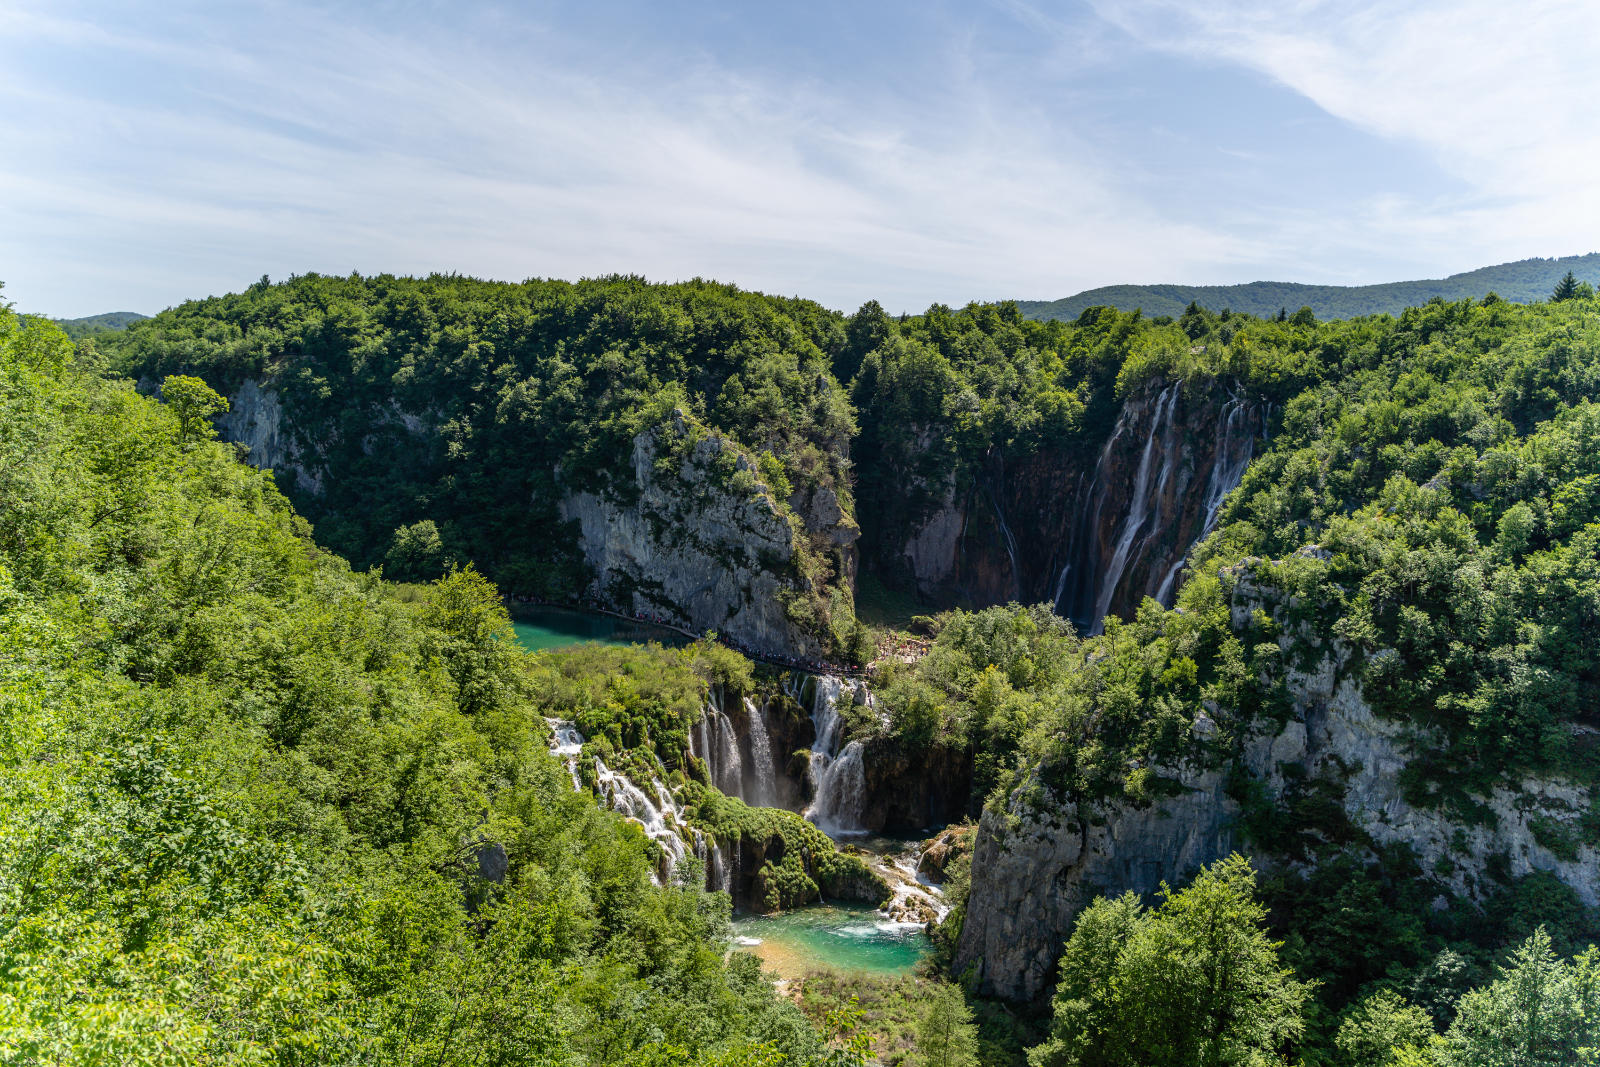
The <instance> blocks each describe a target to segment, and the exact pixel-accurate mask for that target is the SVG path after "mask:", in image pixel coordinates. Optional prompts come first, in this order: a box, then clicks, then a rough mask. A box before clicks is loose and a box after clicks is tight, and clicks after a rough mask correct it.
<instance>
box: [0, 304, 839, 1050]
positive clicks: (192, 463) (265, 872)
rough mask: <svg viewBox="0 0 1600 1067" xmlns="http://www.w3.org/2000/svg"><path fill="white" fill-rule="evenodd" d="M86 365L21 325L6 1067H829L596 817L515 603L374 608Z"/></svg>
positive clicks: (159, 420)
mask: <svg viewBox="0 0 1600 1067" xmlns="http://www.w3.org/2000/svg"><path fill="white" fill-rule="evenodd" d="M86 351H87V352H88V353H90V354H92V352H93V346H88V347H87V349H85V348H84V347H80V348H79V349H78V350H77V352H76V353H75V352H74V349H73V346H72V345H71V344H70V343H69V342H68V340H67V339H66V337H65V335H64V334H63V333H62V332H61V331H60V330H58V329H56V328H55V327H54V326H52V325H50V324H48V323H46V322H43V321H40V320H32V321H31V322H30V321H28V320H23V319H20V318H19V317H18V316H15V315H13V314H11V313H10V312H9V310H8V309H7V307H6V305H5V304H4V303H0V916H3V917H4V918H3V920H0V1063H5V1064H19V1065H20V1064H63V1065H65V1064H73V1065H84V1067H87V1065H90V1064H144V1065H150V1067H183V1065H190V1064H239V1065H243V1064H255V1065H265V1064H275V1065H278V1067H309V1065H313V1064H411V1065H418V1067H420V1065H423V1064H439V1065H462V1067H465V1065H467V1064H479V1065H493V1064H501V1065H511V1064H561V1065H570V1067H586V1065H591V1064H595V1065H598V1064H620V1063H630V1064H634V1063H648V1064H659V1065H662V1067H666V1065H669V1064H670V1065H675V1067H676V1065H683V1067H688V1065H690V1064H696V1065H706V1067H713V1065H715V1067H734V1065H736V1064H764V1065H765V1064H780V1063H781V1064H785V1065H816V1067H822V1065H823V1064H824V1063H827V1064H833V1063H835V1062H837V1059H836V1058H830V1056H829V1050H827V1049H826V1048H825V1047H824V1046H823V1043H822V1038H821V1036H820V1035H819V1034H817V1033H816V1032H815V1031H813V1029H812V1028H811V1027H810V1025H809V1024H808V1023H807V1022H806V1020H805V1018H804V1017H803V1016H802V1015H801V1014H800V1012H799V1010H798V1009H796V1008H795V1007H794V1006H793V1005H791V1004H789V1003H788V1002H787V1001H784V1000H781V999H780V998H778V997H777V996H775V994H774V993H773V990H772V987H771V984H770V983H769V982H768V981H767V980H766V979H765V978H763V976H762V975H761V973H760V970H759V967H758V964H757V961H756V960H755V958H754V957H752V956H749V955H748V954H737V953H736V954H732V955H728V954H727V952H726V950H727V947H728V941H727V936H726V923H727V915H728V904H727V898H726V896H720V897H719V896H717V895H714V894H708V893H706V892H704V891H702V889H700V888H699V887H698V886H697V885H695V884H693V883H692V882H691V883H689V884H686V885H683V886H676V885H670V886H667V887H664V888H663V887H657V886H656V885H654V884H653V883H652V873H653V872H654V871H655V869H656V855H655V853H654V852H653V851H652V850H653V848H654V846H653V845H651V843H650V842H648V841H647V840H646V838H645V837H644V835H643V833H641V832H640V830H639V829H638V827H637V826H636V825H634V824H631V823H629V822H627V821H625V820H624V819H623V818H622V817H621V816H620V815H617V814H614V813H612V812H610V811H606V810H603V809H602V808H600V807H599V806H597V805H596V803H595V800H594V798H593V797H592V796H591V795H590V794H589V793H588V792H587V791H582V792H580V791H574V790H573V788H572V784H571V780H570V779H569V777H568V773H567V771H566V769H565V768H563V767H562V766H561V765H560V764H559V763H557V762H556V761H555V759H554V758H553V757H552V756H551V755H550V754H549V753H548V751H547V750H546V743H547V737H548V727H547V726H546V724H545V720H544V718H543V716H544V715H547V714H551V713H552V712H553V711H555V710H557V709H553V708H551V707H548V706H547V704H548V701H549V699H550V695H551V694H552V693H555V692H559V691H561V678H560V677H559V676H558V675H557V674H556V673H555V672H554V670H553V668H550V667H548V666H542V665H541V664H540V663H539V662H537V661H532V660H529V659H528V658H527V657H524V656H522V655H520V654H519V653H517V652H515V651H514V647H515V646H514V644H513V642H512V640H511V639H510V623H509V620H508V619H507V618H506V615H505V610H504V608H503V607H502V605H501V603H500V600H499V597H498V595H497V593H496V591H495V589H494V588H493V587H492V586H490V585H489V584H488V583H487V582H486V581H484V580H483V579H482V578H481V577H479V576H478V575H477V574H476V573H475V572H474V571H472V570H470V569H468V570H462V571H455V572H453V573H451V574H449V575H447V576H446V577H444V578H443V579H442V580H441V581H439V582H438V583H436V584H434V585H433V586H431V587H425V588H422V589H412V590H410V591H408V592H407V593H406V594H405V595H402V593H401V591H400V590H398V589H396V588H395V587H393V586H391V585H389V584H387V583H385V582H382V581H379V580H377V579H375V578H374V577H373V576H370V575H361V574H356V573H353V572H352V571H351V570H350V567H349V566H348V565H347V564H346V563H345V562H344V561H343V560H340V559H338V558H337V557H334V556H332V555H329V554H328V553H326V552H324V551H322V550H320V549H319V548H318V547H316V546H315V545H314V544H313V543H312V542H311V540H310V537H309V528H308V527H307V525H306V524H305V522H304V521H303V520H302V519H300V518H299V517H298V516H297V515H296V514H295V513H294V512H293V511H292V510H291V509H290V507H289V505H288V503H287V501H285V500H284V498H283V497H282V496H281V495H280V494H279V493H278V491H277V490H276V489H275V488H274V487H273V484H272V479H271V477H270V476H269V475H267V474H264V473H262V472H258V471H255V470H253V469H251V468H250V467H247V466H245V465H244V464H242V463H239V462H237V454H236V452H235V450H234V449H233V448H231V447H227V446H224V445H221V444H218V443H216V442H214V441H212V440H211V436H212V429H211V425H210V422H209V420H208V418H207V416H208V415H210V414H212V413H214V412H215V411H216V410H217V409H218V407H219V406H220V405H221V401H220V398H218V397H217V396H216V395H215V394H214V393H212V392H211V391H210V390H209V389H207V388H206V386H205V385H204V384H203V383H201V382H199V381H197V380H195V379H192V378H191V379H179V378H173V379H169V380H168V381H167V382H166V383H165V388H164V390H163V393H164V397H165V401H166V403H164V404H162V403H158V402H157V401H155V400H152V399H147V398H143V397H140V396H139V395H138V394H137V393H136V392H135V391H134V389H133V387H132V383H130V382H127V381H117V380H110V379H106V378H103V377H101V376H100V375H99V374H97V373H95V367H94V366H93V363H92V361H89V365H88V366H84V365H83V362H84V361H83V360H82V357H83V356H84V355H85V353H86ZM684 655H685V657H687V656H689V655H691V653H689V652H686V653H685V654H684ZM703 655H704V656H705V657H708V658H712V659H714V660H715V661H716V662H722V663H726V662H727V661H728V657H731V656H732V654H731V653H727V652H725V651H723V650H720V649H714V648H713V649H709V650H707V651H705V652H704V653H703ZM719 657H720V658H719ZM733 658H734V659H735V660H736V659H737V657H733ZM638 659H639V661H640V662H639V663H637V664H631V665H630V668H631V669H630V672H629V673H630V678H631V681H630V682H629V683H628V684H629V685H630V686H634V687H638V689H637V690H630V693H631V695H630V696H629V697H628V698H627V700H628V707H629V708H630V712H633V713H642V712H643V711H645V710H648V709H652V708H654V707H655V706H656V704H659V703H661V702H662V701H665V700H667V699H671V700H672V701H673V704H672V706H673V707H677V706H680V705H684V704H687V706H688V707H689V708H691V709H693V708H695V707H696V706H697V704H698V701H700V700H703V699H704V696H705V692H706V690H707V688H708V685H709V681H708V678H707V676H706V674H705V672H704V671H703V670H702V669H701V667H700V666H699V665H696V664H691V663H689V662H687V661H683V662H673V657H672V656H670V655H668V654H665V653H662V654H659V655H657V656H654V657H646V656H643V655H641V656H640V657H638ZM651 659H653V660H654V661H658V664H659V662H660V661H665V665H664V666H660V665H658V666H657V667H656V668H652V669H648V670H647V669H646V667H647V666H648V664H647V662H646V661H647V660H651ZM745 670H746V671H748V667H746V668H745ZM613 681H615V679H613ZM567 688H571V687H570V685H569V686H568V687H567ZM607 691H608V692H610V693H619V692H620V690H619V689H617V688H609V689H608V690H607ZM660 694H668V695H660ZM562 710H565V709H564V708H563V709H562ZM607 751H608V755H609V751H610V750H607ZM486 857H487V858H486Z"/></svg>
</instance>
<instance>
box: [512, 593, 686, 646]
mask: <svg viewBox="0 0 1600 1067" xmlns="http://www.w3.org/2000/svg"><path fill="white" fill-rule="evenodd" d="M511 627H512V629H514V630H516V632H517V643H518V644H519V645H521V646H522V647H523V648H525V649H527V650H528V651H529V652H549V651H551V650H553V649H561V648H571V647H573V646H574V645H592V644H599V645H637V644H643V643H645V642H647V641H659V642H661V643H662V644H665V645H684V644H687V643H688V640H689V639H688V638H686V637H684V636H683V635H682V634H680V633H678V632H677V631H676V630H668V629H666V628H665V627H662V626H652V625H650V624H649V623H645V622H634V621H633V620H631V619H618V618H615V617H613V616H610V615H600V614H597V613H595V612H589V611H575V610H573V609H571V608H556V607H546V606H543V605H540V606H533V605H527V604H513V605H511Z"/></svg>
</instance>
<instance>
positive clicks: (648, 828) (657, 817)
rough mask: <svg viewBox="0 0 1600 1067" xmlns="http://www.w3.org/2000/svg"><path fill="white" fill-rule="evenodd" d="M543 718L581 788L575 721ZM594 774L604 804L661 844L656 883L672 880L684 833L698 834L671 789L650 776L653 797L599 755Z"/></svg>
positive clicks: (580, 745)
mask: <svg viewBox="0 0 1600 1067" xmlns="http://www.w3.org/2000/svg"><path fill="white" fill-rule="evenodd" d="M545 722H547V723H549V724H550V729H551V731H552V736H551V739H550V752H551V754H552V755H554V756H555V757H556V758H557V759H559V760H561V762H562V763H564V764H566V767H567V773H569V774H571V775H572V787H573V788H574V789H581V788H582V785H581V784H580V782H579V780H578V760H579V759H580V758H581V757H582V755H583V741H584V738H583V735H582V734H581V733H579V732H578V727H577V725H576V724H575V723H572V722H569V721H567V720H566V719H546V720H545ZM594 777H595V787H596V790H597V791H598V792H599V794H600V799H601V800H603V801H605V804H606V806H607V807H609V808H610V809H611V810H613V811H615V812H617V813H618V814H620V815H621V816H622V817H623V818H625V819H627V820H629V821H630V822H633V823H636V824H638V825H639V826H640V827H641V828H642V829H643V830H644V832H645V836H646V837H648V838H650V840H652V841H654V842H655V843H656V844H657V845H658V846H660V848H661V851H662V853H663V860H662V865H661V869H660V870H658V871H657V872H656V875H655V879H656V883H657V884H658V885H665V884H666V883H667V882H669V881H671V880H672V872H673V871H674V870H675V869H676V868H677V866H678V864H680V863H682V862H683V857H684V856H685V855H686V854H687V852H686V850H685V848H684V843H683V840H684V839H683V835H684V834H685V833H688V834H691V835H693V836H695V837H696V838H698V837H699V836H700V835H699V832H698V831H695V830H693V829H691V828H690V827H689V826H688V825H687V824H686V823H685V822H684V821H683V817H682V816H681V815H680V814H679V812H678V805H677V803H676V802H675V801H674V800H673V799H672V792H671V791H670V790H669V789H667V787H666V786H665V785H663V784H662V782H661V780H660V779H659V778H652V779H651V780H650V787H651V789H652V790H654V792H655V799H654V800H652V799H651V798H650V796H649V795H648V794H646V793H645V791H644V790H642V789H640V788H639V787H638V786H636V785H634V784H633V781H632V779H630V778H629V777H628V776H627V775H625V774H622V773H620V772H618V771H614V770H612V769H611V768H610V767H607V766H606V765H605V763H604V761H602V760H601V759H600V757H598V756H596V757H595V759H594Z"/></svg>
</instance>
